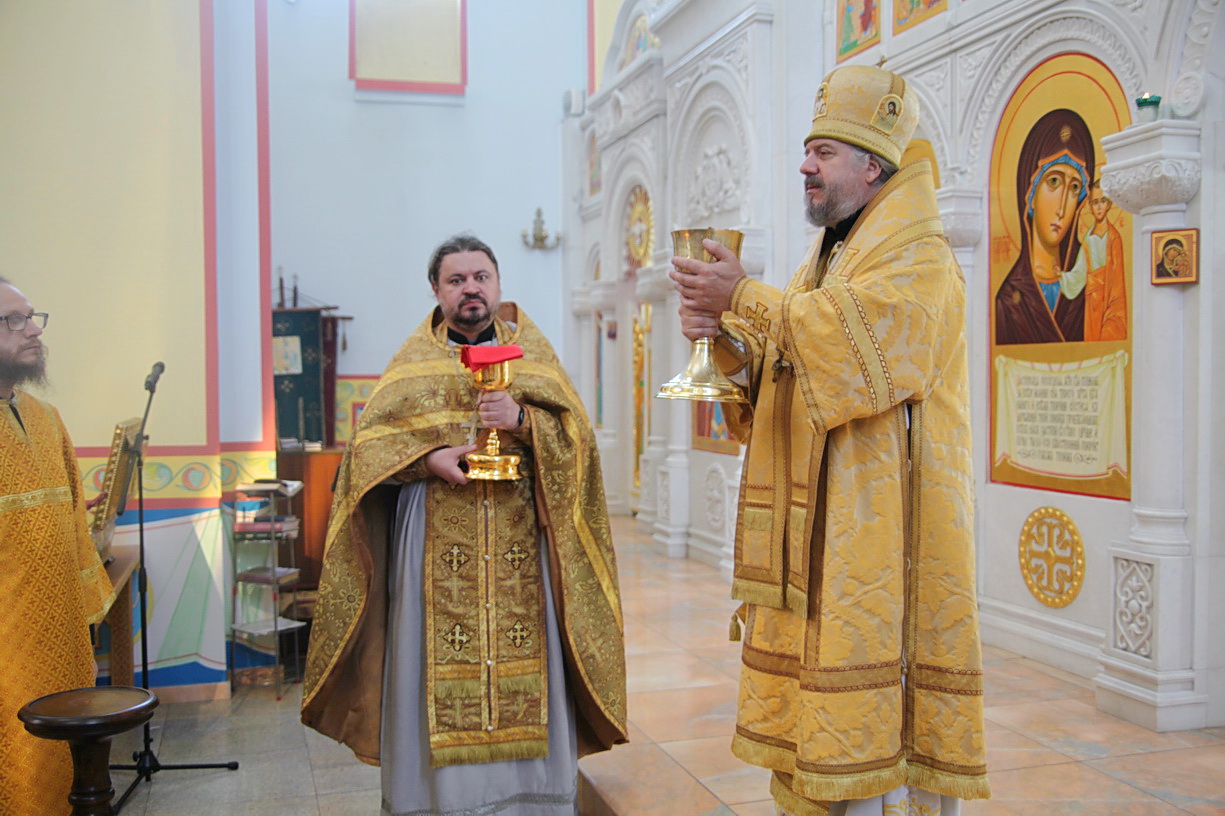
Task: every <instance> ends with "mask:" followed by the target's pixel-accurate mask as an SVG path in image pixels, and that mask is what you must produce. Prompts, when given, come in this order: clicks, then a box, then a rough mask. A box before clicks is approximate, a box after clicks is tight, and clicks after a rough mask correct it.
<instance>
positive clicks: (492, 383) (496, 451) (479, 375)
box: [467, 360, 522, 482]
mask: <svg viewBox="0 0 1225 816" xmlns="http://www.w3.org/2000/svg"><path fill="white" fill-rule="evenodd" d="M472 379H473V380H474V381H475V382H476V387H477V388H479V389H481V390H482V391H505V390H506V389H507V388H508V387H509V386H510V381H511V376H510V361H509V360H505V361H503V362H501V363H494V364H493V365H488V366H485V367H484V368H482V369H481V370H480V371H473V372H472ZM501 450H502V442H501V440H500V439H499V438H498V429H497V428H490V429H489V436H488V437H486V438H485V448H484V450H481V451H473V452H472V453H470V454H468V456H467V459H468V478H469V479H480V480H483V481H494V482H505V481H512V480H514V479H520V478H522V475H521V474H520V473H519V460H520V459H521V458H522V457H520V456H517V455H515V454H513V453H502V452H501Z"/></svg>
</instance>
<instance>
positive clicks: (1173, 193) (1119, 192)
mask: <svg viewBox="0 0 1225 816" xmlns="http://www.w3.org/2000/svg"><path fill="white" fill-rule="evenodd" d="M1199 186H1200V163H1199V162H1198V161H1191V160H1188V159H1152V160H1149V161H1131V162H1126V163H1122V162H1121V163H1119V164H1109V165H1106V166H1105V167H1104V168H1102V192H1104V193H1105V194H1106V195H1107V196H1109V197H1110V200H1111V201H1113V202H1114V203H1115V204H1118V205H1119V206H1120V207H1122V208H1123V209H1125V210H1127V211H1128V212H1129V213H1139V212H1140V211H1141V210H1143V209H1144V208H1146V207H1155V206H1168V205H1171V204H1186V203H1187V202H1188V201H1190V200H1191V199H1192V198H1194V197H1195V194H1196V193H1197V192H1199Z"/></svg>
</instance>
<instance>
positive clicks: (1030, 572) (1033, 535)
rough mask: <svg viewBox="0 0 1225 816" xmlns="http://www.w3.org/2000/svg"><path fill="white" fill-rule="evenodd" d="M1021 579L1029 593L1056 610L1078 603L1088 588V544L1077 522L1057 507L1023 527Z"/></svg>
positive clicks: (1034, 516) (1037, 512) (1036, 513)
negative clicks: (1086, 571)
mask: <svg viewBox="0 0 1225 816" xmlns="http://www.w3.org/2000/svg"><path fill="white" fill-rule="evenodd" d="M1018 548H1019V551H1020V552H1019V557H1020V561H1021V577H1023V578H1024V579H1025V586H1027V587H1029V592H1030V594H1031V595H1033V596H1034V598H1035V599H1036V600H1037V601H1038V602H1039V603H1041V604H1042V605H1043V606H1049V607H1051V608H1052V609H1058V608H1060V607H1064V606H1067V605H1068V604H1070V603H1072V601H1074V600H1076V596H1077V595H1079V594H1080V590H1081V587H1083V586H1084V584H1085V542H1084V540H1083V539H1082V538H1081V536H1080V530H1079V528H1077V526H1076V522H1074V521H1072V519H1071V517H1069V516H1068V514H1067V513H1064V512H1063V511H1062V510H1059V509H1058V508H1055V507H1039V508H1038V509H1037V510H1035V511H1034V512H1032V513H1030V514H1029V517H1028V518H1026V519H1025V523H1024V524H1023V525H1022V526H1021V538H1020V541H1019V542H1018Z"/></svg>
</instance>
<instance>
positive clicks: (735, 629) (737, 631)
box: [727, 604, 748, 643]
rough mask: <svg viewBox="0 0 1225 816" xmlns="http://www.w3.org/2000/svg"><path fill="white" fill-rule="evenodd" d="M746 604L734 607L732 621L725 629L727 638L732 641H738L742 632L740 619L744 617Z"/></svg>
mask: <svg viewBox="0 0 1225 816" xmlns="http://www.w3.org/2000/svg"><path fill="white" fill-rule="evenodd" d="M747 606H748V604H740V606H738V607H736V611H735V612H733V613H732V623H731V626H729V627H728V630H727V639H728V640H730V641H731V642H732V643H738V642H739V641H740V638H741V636H742V634H743V632H742V629H741V621H743V620H744V618H745V607H747Z"/></svg>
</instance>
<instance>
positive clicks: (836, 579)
mask: <svg viewBox="0 0 1225 816" xmlns="http://www.w3.org/2000/svg"><path fill="white" fill-rule="evenodd" d="M820 247H821V239H818V241H817V243H816V244H815V245H814V247H813V250H812V251H811V252H810V253H809V256H808V258H807V259H806V260H805V262H804V264H803V265H802V266H801V267H800V269H799V270H798V271H797V273H796V275H795V277H794V278H793V280H792V282H791V284H790V285H789V286H788V288H787V289H786V290H778V289H775V288H773V287H770V286H768V285H766V284H763V283H761V282H758V281H754V280H749V279H745V280H743V281H742V282H740V283H738V284H737V286H736V289H735V291H734V293H733V301H732V311H733V312H734V315H728V316H727V317H726V319H725V321H724V329H725V331H726V333H727V334H728V335H730V336H731V337H733V338H735V339H737V340H739V341H741V342H742V343H743V344H744V347H745V352H744V353H743V354H739V353H737V352H736V350H735V349H734V348H733V346H732V344H731V343H728V342H727V341H726V340H722V341H721V342H720V343H719V344H718V355H719V359H720V361H721V364H722V365H723V366H724V367H725V368H728V369H732V368H735V367H737V366H739V365H746V366H747V369H748V371H747V373H748V376H749V383H750V394H751V397H752V399H753V400H754V403H753V404H752V405H751V406H747V407H745V408H744V409H742V410H740V411H739V412H732V414H731V415H730V416H729V424H730V425H731V427H732V428H733V431H734V432H735V433H736V434H737V435H738V436H739V437H740V438H741V439H747V442H748V450H747V453H746V459H745V467H744V476H743V480H742V483H741V495H740V521H739V524H738V526H737V535H736V561H735V572H734V583H733V594H734V596H735V597H737V598H738V599H740V600H743V601H746V602H747V603H748V611H747V616H746V636H745V642H744V647H743V658H742V660H743V669H742V672H741V682H740V704H739V714H738V722H737V730H736V735H735V737H734V742H733V751H734V752H735V753H736V754H737V755H738V756H740V757H741V758H742V759H744V760H746V761H748V762H751V763H754V764H757V765H762V766H765V767H768V768H771V769H773V770H775V771H778V772H780V773H778V774H776V775H775V779H776V780H778V779H785V780H788V784H789V785H790V786H791V791H792V793H793V794H794V796H793V797H791V798H792V799H795V800H796V801H803V800H811V801H812V802H813V810H812V812H814V813H816V812H823V811H822V810H821V807H823V806H819V803H821V802H828V801H839V800H844V799H858V798H864V797H868V796H875V795H878V794H882V793H885V792H887V791H890V790H892V789H894V788H896V787H898V786H900V785H903V784H909V785H914V786H917V787H919V788H922V789H924V790H928V791H931V792H933V793H939V794H943V795H948V796H956V797H960V798H964V799H973V798H983V797H986V796H988V795H989V787H988V784H987V776H986V764H985V745H984V741H983V705H982V657H981V650H980V646H979V637H978V617H977V602H976V598H975V570H974V546H973V529H972V528H973V503H972V490H973V479H972V472H971V454H970V442H971V439H970V417H969V393H968V391H969V389H968V380H967V363H966V341H965V282H964V279H963V277H962V275H961V270H960V269H959V268H958V266H957V263H956V261H955V260H954V258H953V255H952V252H951V250H950V249H949V246H948V244H947V242H946V241H945V240H944V237H943V230H942V228H941V225H940V221H939V217H938V214H937V209H936V202H935V190H934V186H933V184H932V179H931V168H930V166H929V165H928V164H927V163H926V162H917V163H915V164H911V165H908V166H907V167H904V168H902V169H901V170H900V171H899V172H898V173H897V174H896V175H895V176H894V177H893V178H892V179H891V180H890V181H889V183H888V184H886V185H885V187H884V188H883V189H882V190H881V191H880V192H879V193H878V194H877V195H876V197H875V198H874V199H873V201H872V202H871V203H870V204H869V205H868V207H867V208H866V209H865V210H864V211H863V213H862V214H861V215H860V217H859V219H858V220H857V222H856V224H855V226H854V227H853V228H852V230H851V232H850V233H849V235H848V236H847V238H846V241H845V242H844V243H840V244H836V245H835V246H834V247H832V248H830V250H829V251H828V252H826V253H825V254H822V253H821V251H820ZM776 798H777V797H776ZM792 805H793V806H794V803H792Z"/></svg>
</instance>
